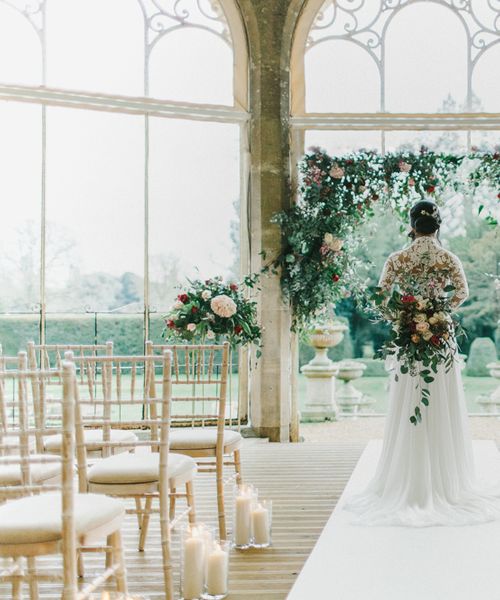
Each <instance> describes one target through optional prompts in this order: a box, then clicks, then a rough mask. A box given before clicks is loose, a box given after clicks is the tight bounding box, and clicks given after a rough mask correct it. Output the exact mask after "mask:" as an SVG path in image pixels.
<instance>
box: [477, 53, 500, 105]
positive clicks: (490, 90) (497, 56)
mask: <svg viewBox="0 0 500 600" xmlns="http://www.w3.org/2000/svg"><path fill="white" fill-rule="evenodd" d="M499 65H500V44H497V45H496V46H493V47H492V48H490V49H489V50H486V52H485V53H484V54H483V56H481V58H480V59H479V60H478V62H477V64H476V66H475V68H474V72H473V75H472V90H473V92H474V105H473V109H474V110H476V111H485V112H500V77H498V68H499Z"/></svg>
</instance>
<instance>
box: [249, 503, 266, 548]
mask: <svg viewBox="0 0 500 600" xmlns="http://www.w3.org/2000/svg"><path fill="white" fill-rule="evenodd" d="M252 528H253V538H254V540H253V541H254V544H256V545H258V546H261V545H262V546H263V545H265V544H269V511H268V510H267V508H264V507H263V506H262V504H259V505H258V506H257V508H256V509H255V510H253V511H252Z"/></svg>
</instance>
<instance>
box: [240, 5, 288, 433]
mask: <svg viewBox="0 0 500 600" xmlns="http://www.w3.org/2000/svg"><path fill="white" fill-rule="evenodd" d="M238 2H239V5H240V9H241V11H242V14H243V18H244V21H245V25H246V29H247V35H248V42H249V53H250V111H251V115H252V116H251V124H250V131H249V136H250V139H249V141H250V143H249V147H250V151H251V179H250V230H251V233H250V245H251V270H253V271H257V270H259V269H260V267H261V265H262V258H261V256H260V252H261V251H262V250H264V251H265V253H266V255H267V256H268V257H273V256H276V254H277V253H278V252H279V250H280V248H281V234H280V229H279V227H277V226H276V225H273V224H271V223H270V219H271V217H272V216H273V214H275V213H276V212H278V211H280V210H282V209H284V208H286V207H287V206H289V203H290V191H289V153H290V152H289V127H288V114H289V101H288V98H289V74H288V71H287V70H284V69H283V67H282V64H283V60H282V53H283V40H284V33H283V32H284V28H285V22H286V19H287V13H288V9H289V3H290V0H273V1H272V2H270V1H269V0H238ZM285 41H286V42H287V43H288V44H289V45H290V44H291V35H290V37H289V39H287V40H285ZM261 287H262V291H261V298H260V300H261V301H260V320H261V324H262V327H263V329H264V333H263V354H262V357H261V359H260V361H259V362H258V364H257V367H256V368H255V369H254V370H253V371H252V377H251V383H250V389H251V392H250V394H251V395H250V419H251V425H252V428H253V430H254V431H255V433H256V434H257V435H258V436H261V437H267V438H269V439H270V440H271V441H274V442H288V441H289V440H290V427H291V423H292V415H291V400H292V396H291V394H292V375H293V373H292V354H293V353H292V335H291V332H290V324H291V321H290V310H289V307H288V306H287V305H286V304H285V303H283V301H282V298H281V290H280V283H279V277H278V276H277V275H272V276H269V277H265V278H264V279H263V280H262V285H261Z"/></svg>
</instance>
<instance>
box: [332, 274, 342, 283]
mask: <svg viewBox="0 0 500 600" xmlns="http://www.w3.org/2000/svg"><path fill="white" fill-rule="evenodd" d="M339 279H340V275H337V273H334V274H333V275H332V281H333V282H334V283H337V281H338V280H339Z"/></svg>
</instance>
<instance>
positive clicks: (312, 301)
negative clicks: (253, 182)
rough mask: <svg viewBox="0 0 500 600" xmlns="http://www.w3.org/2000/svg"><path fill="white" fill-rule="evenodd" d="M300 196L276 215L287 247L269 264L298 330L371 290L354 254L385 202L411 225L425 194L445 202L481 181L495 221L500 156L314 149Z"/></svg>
mask: <svg viewBox="0 0 500 600" xmlns="http://www.w3.org/2000/svg"><path fill="white" fill-rule="evenodd" d="M299 171H300V175H301V185H300V189H299V198H298V200H297V202H296V203H294V204H293V205H292V206H291V207H290V208H289V209H288V210H286V211H282V212H280V213H278V214H276V215H275V216H274V217H273V222H274V223H277V224H278V225H279V226H280V228H281V231H282V235H283V247H282V250H281V252H280V253H279V255H278V256H277V257H274V258H273V259H272V261H271V263H270V264H269V265H268V266H267V267H266V268H267V269H274V270H275V271H277V272H279V273H280V276H281V287H282V293H283V295H284V297H285V298H286V299H287V300H289V301H290V303H291V305H292V311H293V329H294V330H298V329H306V328H307V327H309V326H310V324H311V322H312V321H313V320H314V319H315V317H316V315H317V314H318V313H319V312H320V311H321V310H322V309H323V308H324V307H327V306H328V305H330V304H332V303H333V304H335V303H337V302H338V301H340V300H341V299H342V298H344V297H346V296H349V295H350V294H354V295H355V296H360V297H361V296H363V295H364V292H365V289H366V288H365V281H364V269H363V265H362V264H361V263H360V261H359V260H358V259H357V258H356V256H355V251H356V247H357V246H358V245H359V244H361V243H362V240H360V239H359V236H358V234H357V230H358V227H359V225H361V224H362V223H363V222H365V221H366V220H367V219H369V218H370V217H371V216H373V214H374V206H375V205H376V204H383V205H385V206H387V207H389V208H390V209H391V210H392V211H393V212H395V213H396V214H397V215H399V217H400V218H401V219H402V221H404V222H407V220H408V212H409V209H410V207H411V205H412V204H413V203H414V202H415V201H416V200H419V199H421V198H422V197H425V196H430V197H431V198H433V199H434V200H435V201H436V202H438V203H442V202H443V200H442V199H443V198H446V197H447V195H448V194H450V196H451V195H455V194H456V193H457V192H461V193H464V194H467V195H469V196H470V195H473V194H474V190H476V189H477V188H478V187H479V186H480V185H481V186H485V187H486V188H487V190H488V196H491V202H490V203H489V205H485V204H484V203H483V204H478V207H477V208H478V212H479V213H480V214H482V216H484V218H485V219H486V221H487V222H488V223H490V224H491V225H493V226H494V225H496V224H497V219H496V218H495V214H496V213H497V210H496V207H497V203H498V202H499V201H500V153H499V152H495V153H487V152H478V151H473V152H471V153H469V154H467V155H464V156H458V155H451V154H450V155H448V154H442V153H436V152H432V151H429V150H428V149H427V148H425V147H422V148H421V150H420V152H419V153H410V152H392V153H387V154H384V155H380V154H377V153H376V152H370V151H366V150H360V151H359V152H354V153H350V154H346V155H343V156H336V157H332V156H329V155H328V154H327V153H326V152H325V151H324V150H321V149H320V148H312V149H311V151H310V153H309V154H307V155H306V156H305V157H304V159H303V160H302V161H301V163H300V164H299Z"/></svg>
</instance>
